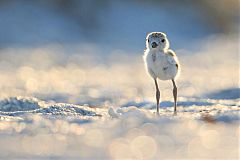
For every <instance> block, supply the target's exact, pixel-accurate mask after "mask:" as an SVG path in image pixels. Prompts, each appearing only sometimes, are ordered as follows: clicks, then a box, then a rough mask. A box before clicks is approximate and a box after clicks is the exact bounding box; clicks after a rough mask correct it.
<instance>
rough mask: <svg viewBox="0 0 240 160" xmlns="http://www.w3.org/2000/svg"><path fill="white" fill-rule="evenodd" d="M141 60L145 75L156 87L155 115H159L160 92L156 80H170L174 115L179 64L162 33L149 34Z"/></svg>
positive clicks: (165, 36) (175, 112) (175, 111)
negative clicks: (148, 76) (147, 75)
mask: <svg viewBox="0 0 240 160" xmlns="http://www.w3.org/2000/svg"><path fill="white" fill-rule="evenodd" d="M143 60H144V64H145V68H146V71H147V73H148V74H149V75H150V77H151V78H153V80H154V83H155V87H156V102H157V106H156V108H157V112H156V113H157V114H158V115H159V105H160V104H159V101H160V90H159V88H158V80H163V81H166V80H171V81H172V85H173V90H172V92H173V98H174V113H173V114H174V115H176V114H177V94H178V91H177V85H176V82H175V81H176V79H177V77H178V76H179V75H180V71H181V68H180V63H179V61H178V57H177V55H176V53H175V52H174V51H173V50H171V49H170V43H169V40H168V38H167V35H166V34H165V33H164V32H151V33H149V34H147V36H146V49H145V51H144V54H143Z"/></svg>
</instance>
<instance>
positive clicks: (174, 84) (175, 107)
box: [172, 79, 177, 115]
mask: <svg viewBox="0 0 240 160" xmlns="http://www.w3.org/2000/svg"><path fill="white" fill-rule="evenodd" d="M172 83H173V97H174V115H177V86H176V83H175V81H174V79H172Z"/></svg>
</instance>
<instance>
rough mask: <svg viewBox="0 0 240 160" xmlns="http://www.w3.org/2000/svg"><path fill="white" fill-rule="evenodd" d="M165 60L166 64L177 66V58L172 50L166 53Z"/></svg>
mask: <svg viewBox="0 0 240 160" xmlns="http://www.w3.org/2000/svg"><path fill="white" fill-rule="evenodd" d="M167 60H168V63H170V64H172V65H178V59H177V56H176V54H175V52H174V51H172V50H168V51H167Z"/></svg>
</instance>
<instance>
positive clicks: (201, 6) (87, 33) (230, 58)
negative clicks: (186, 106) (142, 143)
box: [0, 0, 240, 105]
mask: <svg viewBox="0 0 240 160" xmlns="http://www.w3.org/2000/svg"><path fill="white" fill-rule="evenodd" d="M152 31H162V32H166V33H167V35H168V38H169V39H170V46H171V48H172V49H173V50H175V51H176V52H177V55H178V56H179V59H180V61H181V62H182V70H183V71H182V76H181V77H180V78H179V83H178V86H179V88H180V92H179V94H180V96H183V97H186V96H187V97H209V98H227V99H228V98H239V97H240V96H239V89H238V83H239V1H238V0H211V1H209V0H182V1H178V0H169V1H164V0H148V1H147V0H130V1H126V0H125V1H120V0H114V1H113V0H101V1H98V0H51V1H48V0H34V1H31V0H0V97H2V98H4V97H9V96H18V95H21V96H35V97H38V98H40V99H45V100H55V101H60V102H70V103H78V104H79V103H89V104H93V105H105V104H109V103H111V104H124V103H126V102H128V101H129V100H130V101H131V100H134V101H135V100H136V101H142V100H143V101H145V100H147V101H148V100H149V101H152V100H154V96H153V95H154V86H153V84H152V80H151V79H150V78H149V77H148V76H147V75H146V74H145V70H144V66H143V62H142V55H143V50H144V49H145V37H146V34H147V33H149V32H152ZM161 87H162V90H163V93H164V95H166V96H165V99H166V100H168V99H172V96H171V84H170V83H168V82H163V83H162V84H161Z"/></svg>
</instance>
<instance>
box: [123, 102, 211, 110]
mask: <svg viewBox="0 0 240 160" xmlns="http://www.w3.org/2000/svg"><path fill="white" fill-rule="evenodd" d="M210 105H214V103H210V102H201V101H199V102H198V101H178V106H182V107H190V106H210ZM131 106H135V107H137V108H146V109H154V108H156V103H153V102H149V101H143V102H135V101H130V102H127V103H125V104H123V105H122V106H121V107H131ZM173 106H174V103H173V102H171V101H163V102H161V103H160V107H161V108H168V107H173Z"/></svg>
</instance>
